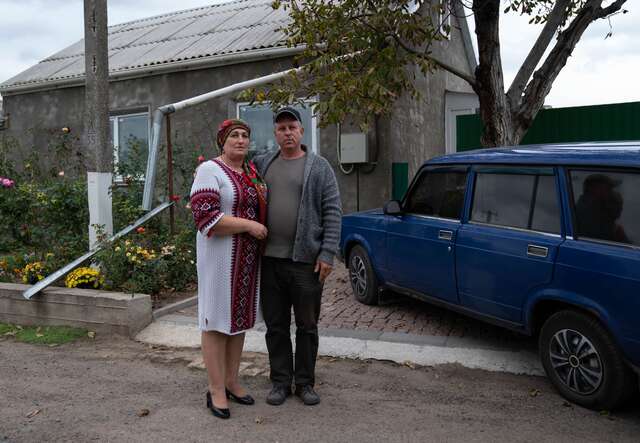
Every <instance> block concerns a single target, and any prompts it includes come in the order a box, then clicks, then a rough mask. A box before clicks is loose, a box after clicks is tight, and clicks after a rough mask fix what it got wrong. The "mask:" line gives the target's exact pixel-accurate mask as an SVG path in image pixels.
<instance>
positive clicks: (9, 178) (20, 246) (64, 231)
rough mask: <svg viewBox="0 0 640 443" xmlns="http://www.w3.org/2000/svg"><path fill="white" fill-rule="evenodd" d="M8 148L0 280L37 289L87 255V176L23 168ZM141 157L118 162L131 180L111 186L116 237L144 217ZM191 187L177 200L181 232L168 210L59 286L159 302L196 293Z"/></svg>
mask: <svg viewBox="0 0 640 443" xmlns="http://www.w3.org/2000/svg"><path fill="white" fill-rule="evenodd" d="M2 149H3V146H2V145H1V144H0V224H1V225H2V226H3V228H2V229H1V230H0V282H9V283H24V284H34V283H36V282H38V281H39V280H42V279H43V278H45V276H47V275H48V274H50V273H52V272H54V271H56V270H57V269H60V268H61V267H62V266H64V265H65V264H67V263H69V262H71V261H72V260H74V259H76V258H77V257H79V256H81V255H82V254H84V253H86V252H87V250H88V246H89V243H88V220H89V214H88V204H87V184H86V177H85V176H83V174H77V173H76V174H68V173H65V171H64V170H63V169H62V168H50V170H49V171H41V170H35V169H36V168H35V166H33V165H32V164H30V163H29V162H25V163H24V164H23V165H22V168H20V171H18V170H17V169H16V168H13V165H12V164H11V163H10V162H9V161H8V160H6V158H7V156H6V155H3V152H2ZM4 149H6V146H4ZM4 154H6V152H5V153H4ZM130 157H131V158H132V159H134V160H135V156H133V155H132V156H130ZM138 160H139V163H140V164H139V165H138V167H137V168H136V165H131V164H128V165H120V171H117V173H118V174H120V175H121V176H124V177H126V180H125V181H124V183H118V184H117V185H114V186H113V187H112V199H113V219H114V220H113V222H114V232H118V231H119V230H121V229H123V228H124V227H126V226H128V225H129V224H131V223H132V222H133V221H135V220H136V219H137V218H139V217H140V216H142V215H143V211H142V210H141V209H140V203H141V201H142V190H143V184H142V182H141V181H140V180H137V179H136V172H135V171H136V170H138V171H142V170H144V164H143V160H146V159H143V158H142V156H139V157H138ZM132 161H133V160H132ZM197 162H198V160H197V158H196V157H195V156H193V157H191V160H190V161H188V162H187V163H190V164H187V165H186V167H185V169H186V170H187V171H189V170H191V171H193V169H194V168H195V167H196V166H197ZM61 163H63V162H61ZM189 175H190V174H189ZM187 181H188V180H185V182H187ZM158 182H159V183H162V182H161V181H160V180H159V181H158ZM189 184H190V183H184V184H183V185H182V188H183V189H182V193H181V194H180V195H179V196H172V198H171V199H172V200H173V201H174V202H175V207H176V209H175V216H176V222H175V232H173V233H172V232H171V229H170V226H169V223H168V218H169V217H168V211H165V213H163V214H161V215H160V216H157V217H155V218H154V219H152V220H150V221H148V222H147V223H146V224H145V225H144V226H142V227H139V228H138V229H137V230H136V231H134V232H132V233H130V234H128V235H127V236H125V237H123V238H121V239H119V240H117V241H115V242H113V243H111V244H109V245H107V246H106V247H105V248H104V249H103V250H101V251H100V252H99V253H98V254H96V255H95V256H94V257H93V258H92V260H91V261H90V262H87V263H84V264H83V265H82V267H79V268H76V269H75V270H73V271H72V272H70V273H68V274H67V275H66V276H65V277H64V278H62V279H60V280H59V281H58V282H56V283H55V285H57V286H62V285H64V286H67V287H71V288H73V287H78V288H90V289H105V290H113V291H123V292H130V293H133V292H136V293H144V294H150V295H154V296H156V297H158V296H159V297H162V296H163V295H170V294H171V293H173V292H175V291H185V290H190V289H193V288H194V287H195V282H196V268H195V228H194V226H193V221H192V219H191V213H190V210H189V208H188V207H187V203H188V202H187V199H186V195H188V194H187V193H188V189H186V187H187V186H188V185H189Z"/></svg>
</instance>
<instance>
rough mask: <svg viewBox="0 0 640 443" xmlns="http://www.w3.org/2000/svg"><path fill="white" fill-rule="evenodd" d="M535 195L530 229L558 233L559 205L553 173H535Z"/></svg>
mask: <svg viewBox="0 0 640 443" xmlns="http://www.w3.org/2000/svg"><path fill="white" fill-rule="evenodd" d="M536 180H537V182H538V183H537V186H536V197H535V199H536V200H535V204H534V206H533V211H532V213H531V225H530V226H531V229H533V230H534V231H541V232H552V233H555V234H559V233H560V205H559V204H558V192H557V191H556V178H555V176H553V175H537V176H536Z"/></svg>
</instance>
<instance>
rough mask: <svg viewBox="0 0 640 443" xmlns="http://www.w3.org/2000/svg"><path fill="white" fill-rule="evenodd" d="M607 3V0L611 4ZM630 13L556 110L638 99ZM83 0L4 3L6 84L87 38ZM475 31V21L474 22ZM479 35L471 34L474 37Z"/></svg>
mask: <svg viewBox="0 0 640 443" xmlns="http://www.w3.org/2000/svg"><path fill="white" fill-rule="evenodd" d="M605 1H606V0H605ZM213 3H221V1H216V0H180V1H179V2H176V1H175V0H172V1H170V0H136V1H130V0H109V2H108V5H109V24H118V23H122V22H126V21H130V20H135V19H139V18H143V17H150V16H152V15H158V14H163V13H167V12H172V11H176V10H181V9H188V8H195V7H198V6H204V5H209V4H213ZM625 6H626V7H627V8H628V9H629V13H627V14H624V15H618V16H616V17H614V18H612V19H611V30H612V31H613V36H612V37H610V38H607V39H605V36H606V34H607V32H609V29H610V28H609V22H608V21H604V20H600V22H599V23H597V24H595V25H592V26H591V27H590V28H589V29H588V30H587V32H586V33H585V35H584V36H583V38H582V40H581V41H580V42H579V43H578V46H577V48H576V50H575V51H574V53H573V56H572V57H571V58H570V59H569V61H568V62H567V65H566V66H565V68H564V69H563V71H562V73H561V74H560V76H559V77H558V79H557V80H556V82H555V83H554V86H553V89H552V90H551V93H550V94H549V96H548V97H547V100H546V104H547V105H551V106H553V107H561V106H577V105H589V104H601V103H617V102H629V101H640V82H639V81H638V80H637V77H638V73H640V26H638V24H640V1H638V0H629V1H627V3H626V5H625ZM82 8H83V2H82V1H81V0H0V82H3V81H5V80H8V79H9V78H11V77H13V76H14V75H16V74H18V73H20V72H22V71H24V70H25V69H27V68H28V67H30V66H32V65H34V64H36V63H37V62H38V61H40V60H42V59H44V58H46V57H48V56H50V55H52V54H53V53H55V52H57V51H59V50H60V49H62V48H64V47H66V46H69V45H71V44H72V43H75V42H76V41H78V40H79V39H81V38H82V35H83V9H82ZM470 25H471V29H472V32H473V23H470ZM539 29H540V28H539V27H536V26H532V25H529V24H528V23H527V19H526V18H521V17H519V16H517V15H515V14H507V16H506V17H504V18H503V20H502V25H501V41H502V60H503V64H504V69H505V83H506V84H507V85H508V84H509V82H510V81H511V79H512V78H513V76H514V75H515V73H516V72H517V69H518V67H519V65H520V63H522V60H524V58H525V57H526V55H527V52H528V50H529V48H530V47H531V45H532V44H533V42H534V41H535V38H536V37H537V33H538V32H539ZM474 37H475V35H472V38H474Z"/></svg>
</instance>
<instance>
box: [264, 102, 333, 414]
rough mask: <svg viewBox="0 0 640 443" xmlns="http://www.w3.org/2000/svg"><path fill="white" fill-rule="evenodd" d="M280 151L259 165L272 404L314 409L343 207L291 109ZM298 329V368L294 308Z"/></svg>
mask: <svg viewBox="0 0 640 443" xmlns="http://www.w3.org/2000/svg"><path fill="white" fill-rule="evenodd" d="M274 126H275V137H276V141H277V143H278V145H279V146H280V149H279V150H278V151H277V152H275V153H269V154H265V155H262V156H259V157H256V158H254V160H253V161H254V162H255V164H256V166H257V168H258V170H259V172H260V173H261V175H262V176H263V178H264V179H265V181H266V182H267V186H268V196H269V197H268V203H269V205H268V211H267V229H268V232H269V234H268V237H267V245H266V250H265V253H264V257H263V259H262V276H261V280H260V288H261V306H262V313H263V316H264V319H265V323H266V325H267V334H266V341H267V348H268V350H269V363H270V366H271V382H272V383H273V388H272V390H271V392H270V393H269V395H268V396H267V403H269V404H272V405H281V404H282V403H284V401H285V400H286V398H287V396H289V395H290V394H291V384H292V382H293V383H295V385H296V391H295V393H296V395H297V396H299V397H300V398H301V399H302V401H303V402H304V404H306V405H315V404H318V403H319V402H320V397H319V396H318V394H317V393H316V392H315V391H314V389H313V387H314V383H315V365H316V357H317V355H318V318H319V316H320V300H321V297H322V286H323V284H324V281H325V279H326V278H327V276H328V275H329V274H330V273H331V270H332V266H333V257H334V255H335V254H336V251H337V249H338V241H339V239H340V223H341V217H342V208H341V204H340V194H339V191H338V183H337V181H336V177H335V174H334V172H333V169H332V168H331V166H330V165H329V162H327V161H326V160H325V159H324V158H322V157H320V156H318V155H315V154H314V153H312V152H310V151H308V150H307V148H306V147H305V146H304V145H302V136H303V134H304V128H303V126H302V119H301V118H300V113H299V112H298V111H297V110H296V109H295V108H292V107H285V108H282V109H280V110H278V111H277V112H276V114H275V116H274ZM292 307H293V312H294V316H295V322H296V350H295V362H294V357H293V349H292V345H291V337H290V334H289V331H290V327H291V308H292Z"/></svg>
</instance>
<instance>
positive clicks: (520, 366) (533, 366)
mask: <svg viewBox="0 0 640 443" xmlns="http://www.w3.org/2000/svg"><path fill="white" fill-rule="evenodd" d="M265 330H266V328H265V325H264V324H262V323H261V324H258V325H257V326H256V327H255V328H254V329H253V330H251V331H249V332H248V333H247V334H246V339H245V348H244V349H245V351H249V352H260V353H266V352H267V348H266V344H265V341H264V332H265ZM136 339H137V340H138V341H141V342H144V343H149V344H154V345H164V346H170V347H181V348H183V347H184V348H197V347H199V346H200V332H199V330H198V327H197V319H196V318H195V317H193V316H190V315H184V314H168V315H165V316H162V317H160V318H157V319H156V320H155V321H154V322H153V323H152V324H151V325H149V326H148V327H147V328H146V329H144V330H143V331H142V332H140V334H138V336H137V337H136ZM292 340H295V332H294V331H293V330H292ZM521 344H522V343H512V344H509V343H505V341H504V340H492V339H489V338H480V339H478V338H467V337H452V336H441V335H440V336H438V335H424V334H423V335H417V334H408V333H397V332H383V331H371V330H352V329H334V328H323V329H320V348H319V354H320V355H323V356H330V357H344V358H353V359H363V360H364V359H375V360H390V361H394V362H397V363H401V364H406V365H408V366H412V365H423V366H433V365H440V364H447V363H458V364H460V365H462V366H465V367H468V368H476V369H485V370H488V371H502V372H508V373H513V374H528V375H543V374H544V373H543V371H542V367H541V365H540V362H539V360H538V357H537V354H536V352H535V350H534V349H532V347H531V346H530V345H529V346H524V347H523V346H521Z"/></svg>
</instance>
